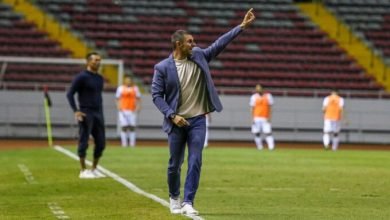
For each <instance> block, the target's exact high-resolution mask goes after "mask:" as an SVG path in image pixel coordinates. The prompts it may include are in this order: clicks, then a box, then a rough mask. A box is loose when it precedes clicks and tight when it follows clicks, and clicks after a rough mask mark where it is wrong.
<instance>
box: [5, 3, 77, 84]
mask: <svg viewBox="0 0 390 220" xmlns="http://www.w3.org/2000/svg"><path fill="white" fill-rule="evenodd" d="M0 12H1V13H0V56H23V57H69V56H70V52H69V51H67V50H64V49H62V48H61V47H60V45H59V43H58V42H57V41H55V40H51V39H49V38H48V37H47V34H46V33H44V32H41V31H39V30H38V29H37V28H36V27H35V25H34V24H33V23H30V22H28V21H25V20H24V19H23V16H22V15H20V14H18V13H15V12H13V11H12V8H11V7H10V6H8V5H5V4H1V3H0ZM0 64H1V63H0ZM2 66H5V67H6V68H5V72H4V73H2V83H1V87H3V88H6V89H22V90H36V89H41V85H42V84H48V85H49V88H50V89H56V90H58V89H60V90H64V88H65V87H66V86H67V85H68V84H69V82H70V81H71V78H72V77H73V75H74V74H75V73H76V72H74V71H76V70H75V68H73V67H69V66H58V65H52V66H43V65H32V64H21V63H18V64H15V63H8V64H7V65H4V64H2ZM77 69H79V68H77ZM77 71H79V70H77Z"/></svg>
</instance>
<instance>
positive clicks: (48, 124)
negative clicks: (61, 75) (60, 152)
mask: <svg viewBox="0 0 390 220" xmlns="http://www.w3.org/2000/svg"><path fill="white" fill-rule="evenodd" d="M44 93H45V96H44V100H43V107H44V109H45V119H46V130H47V143H48V145H49V147H52V146H53V136H52V133H51V119H50V106H51V100H50V97H49V94H48V91H47V87H45V88H44Z"/></svg>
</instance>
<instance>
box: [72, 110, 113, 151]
mask: <svg viewBox="0 0 390 220" xmlns="http://www.w3.org/2000/svg"><path fill="white" fill-rule="evenodd" d="M80 111H81V112H83V113H85V114H86V116H85V117H84V118H83V121H81V122H79V146H78V155H79V157H82V158H85V157H86V155H87V149H88V141H89V136H90V135H92V137H93V140H94V143H95V148H94V152H93V157H94V158H100V157H101V156H102V154H103V150H104V148H105V147H106V135H105V126H104V116H103V111H102V110H89V109H80Z"/></svg>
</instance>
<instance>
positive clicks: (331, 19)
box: [298, 3, 390, 91]
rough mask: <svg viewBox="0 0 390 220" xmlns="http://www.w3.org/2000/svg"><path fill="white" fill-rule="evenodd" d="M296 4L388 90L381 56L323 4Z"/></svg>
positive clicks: (385, 69)
mask: <svg viewBox="0 0 390 220" xmlns="http://www.w3.org/2000/svg"><path fill="white" fill-rule="evenodd" d="M298 5H299V7H300V9H301V10H302V12H304V13H305V14H306V15H307V16H309V17H310V18H311V20H312V21H313V22H315V23H316V24H317V25H318V26H319V27H320V28H321V29H322V30H323V31H325V32H327V33H328V36H329V37H330V38H331V39H334V40H336V41H337V42H338V44H339V46H340V47H342V48H343V49H344V50H345V51H346V52H347V53H348V54H349V55H350V56H353V57H354V58H355V59H356V61H357V62H358V63H359V64H360V65H361V66H362V67H363V68H364V69H365V70H366V71H367V73H368V74H370V75H372V76H374V77H375V78H376V80H377V82H379V83H381V84H382V85H384V87H385V88H386V90H387V91H389V90H390V77H387V76H386V74H387V72H388V70H389V69H390V68H389V67H388V66H387V65H386V64H385V62H384V60H383V59H382V57H381V56H378V55H377V54H376V53H375V52H374V50H372V48H370V47H369V46H367V45H366V44H365V43H364V42H363V41H362V40H360V39H359V38H358V37H357V36H355V34H354V32H352V31H351V30H350V28H349V27H348V26H347V25H345V24H344V23H342V22H341V21H339V20H338V19H337V17H335V16H334V15H333V14H332V13H331V12H330V11H328V9H327V8H326V7H325V6H324V5H323V4H320V3H300V4H298Z"/></svg>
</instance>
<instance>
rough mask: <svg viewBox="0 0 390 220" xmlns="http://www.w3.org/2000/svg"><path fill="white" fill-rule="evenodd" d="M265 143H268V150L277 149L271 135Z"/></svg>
mask: <svg viewBox="0 0 390 220" xmlns="http://www.w3.org/2000/svg"><path fill="white" fill-rule="evenodd" d="M265 141H267V145H268V149H269V150H273V149H274V147H275V143H274V137H273V136H272V135H269V136H267V137H266V138H265Z"/></svg>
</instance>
